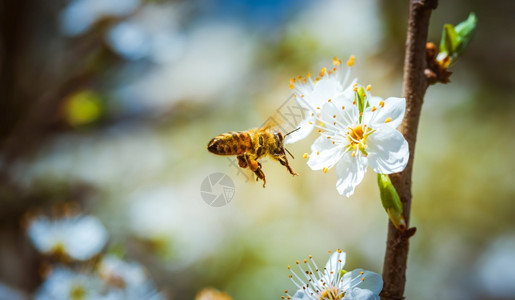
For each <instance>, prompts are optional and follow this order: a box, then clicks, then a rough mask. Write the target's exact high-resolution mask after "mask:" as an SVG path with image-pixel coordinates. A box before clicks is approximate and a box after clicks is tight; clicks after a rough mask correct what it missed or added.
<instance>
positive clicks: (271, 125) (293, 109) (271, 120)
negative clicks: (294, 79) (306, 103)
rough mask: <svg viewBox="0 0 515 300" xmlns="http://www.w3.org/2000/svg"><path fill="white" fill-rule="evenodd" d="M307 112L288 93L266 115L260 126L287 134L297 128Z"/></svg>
mask: <svg viewBox="0 0 515 300" xmlns="http://www.w3.org/2000/svg"><path fill="white" fill-rule="evenodd" d="M308 113H309V112H308V111H307V110H306V109H305V108H304V107H302V106H300V105H299V103H298V102H297V101H296V100H295V98H294V95H290V96H289V97H288V98H287V99H285V100H284V101H283V102H281V103H279V104H278V106H277V108H276V109H275V110H274V111H273V112H272V113H271V114H270V116H268V117H267V118H266V119H265V121H264V122H263V124H262V125H261V127H260V128H263V129H271V130H275V131H280V132H282V133H283V134H285V135H286V134H287V133H289V132H291V131H293V130H295V129H297V128H298V125H299V124H300V123H301V122H302V120H304V119H305V118H306V116H307V114H308Z"/></svg>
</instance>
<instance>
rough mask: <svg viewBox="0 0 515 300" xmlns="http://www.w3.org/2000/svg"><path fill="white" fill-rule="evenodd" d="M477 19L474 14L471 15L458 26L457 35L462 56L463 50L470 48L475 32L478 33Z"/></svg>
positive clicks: (458, 50)
mask: <svg viewBox="0 0 515 300" xmlns="http://www.w3.org/2000/svg"><path fill="white" fill-rule="evenodd" d="M476 24H477V18H476V15H475V14H474V13H470V15H469V17H468V18H467V20H465V21H463V22H461V23H460V24H458V25H456V27H455V29H456V33H457V34H458V48H457V52H458V55H461V53H462V52H463V50H465V48H466V47H467V46H468V44H469V43H470V41H471V40H472V37H473V36H474V32H475V31H476Z"/></svg>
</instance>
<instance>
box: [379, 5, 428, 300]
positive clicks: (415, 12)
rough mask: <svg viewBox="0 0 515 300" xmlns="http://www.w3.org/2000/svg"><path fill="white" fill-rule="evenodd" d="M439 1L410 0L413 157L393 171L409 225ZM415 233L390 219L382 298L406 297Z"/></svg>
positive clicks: (408, 83)
mask: <svg viewBox="0 0 515 300" xmlns="http://www.w3.org/2000/svg"><path fill="white" fill-rule="evenodd" d="M437 5H438V1H437V0H411V1H410V10H409V20H408V34H407V38H406V54H405V55H406V56H405V60H404V92H403V94H404V97H406V115H405V117H404V120H403V122H402V125H401V132H402V134H403V135H404V137H405V138H406V140H407V141H408V143H409V152H410V158H409V161H408V164H407V166H406V169H404V171H403V172H401V173H398V174H393V175H390V178H391V180H392V183H393V185H394V186H395V188H396V189H397V192H398V193H399V196H400V198H401V201H402V204H403V209H404V218H405V219H406V226H407V227H408V228H409V221H410V207H411V197H412V195H411V176H412V170H413V159H414V153H415V143H416V138H417V130H418V123H419V119H420V111H421V108H422V103H423V100H424V94H425V93H426V90H427V87H428V85H429V83H428V79H427V77H426V76H425V75H424V70H425V68H426V41H427V31H428V27H429V18H430V16H431V12H432V10H433V9H435V8H436V6H437ZM414 233H415V228H410V229H408V230H407V231H406V232H404V233H401V232H400V231H398V230H397V229H395V227H394V226H393V224H392V223H391V222H390V221H389V222H388V238H387V241H386V253H385V259H384V265H383V280H384V286H383V291H382V292H381V299H383V300H401V299H404V286H405V283H406V267H407V260H408V251H409V238H410V237H411V236H412V235H413V234H414Z"/></svg>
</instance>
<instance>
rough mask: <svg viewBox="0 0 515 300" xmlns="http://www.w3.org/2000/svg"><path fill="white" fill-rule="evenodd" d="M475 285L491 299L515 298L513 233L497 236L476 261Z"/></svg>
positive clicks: (514, 242) (514, 243)
mask: <svg viewBox="0 0 515 300" xmlns="http://www.w3.org/2000/svg"><path fill="white" fill-rule="evenodd" d="M474 274H476V278H477V282H478V284H477V285H476V286H477V287H479V289H480V294H482V295H488V296H489V297H491V298H492V299H514V298H515V284H514V283H515V235H511V236H510V235H505V236H501V237H499V238H497V239H496V240H495V241H494V242H493V243H491V245H489V247H488V248H487V249H486V251H485V252H484V253H483V255H482V256H481V257H480V259H479V260H478V261H477V265H476V270H475V272H474Z"/></svg>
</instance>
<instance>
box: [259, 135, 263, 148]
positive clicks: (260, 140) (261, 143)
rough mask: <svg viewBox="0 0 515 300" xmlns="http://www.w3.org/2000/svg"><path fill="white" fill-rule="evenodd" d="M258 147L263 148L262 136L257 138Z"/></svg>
mask: <svg viewBox="0 0 515 300" xmlns="http://www.w3.org/2000/svg"><path fill="white" fill-rule="evenodd" d="M259 145H260V146H263V137H262V136H259Z"/></svg>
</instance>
